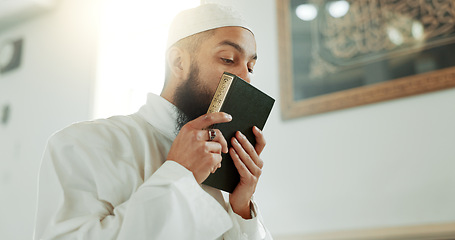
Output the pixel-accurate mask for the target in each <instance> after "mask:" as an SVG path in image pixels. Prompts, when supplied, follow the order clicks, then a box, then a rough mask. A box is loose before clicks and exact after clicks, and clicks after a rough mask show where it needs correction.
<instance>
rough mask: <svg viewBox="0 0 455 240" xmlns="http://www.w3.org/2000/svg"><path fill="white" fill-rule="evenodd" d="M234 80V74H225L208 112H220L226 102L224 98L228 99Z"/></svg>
mask: <svg viewBox="0 0 455 240" xmlns="http://www.w3.org/2000/svg"><path fill="white" fill-rule="evenodd" d="M233 81H234V77H233V76H231V75H228V74H223V76H222V77H221V80H220V83H219V84H218V87H217V88H216V91H215V96H214V97H213V99H212V102H211V103H210V107H209V110H208V111H207V113H214V112H219V111H220V110H221V107H222V106H223V103H224V99H226V95H227V93H228V91H229V88H230V87H231V84H232V82H233Z"/></svg>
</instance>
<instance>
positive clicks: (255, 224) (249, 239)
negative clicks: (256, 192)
mask: <svg viewBox="0 0 455 240" xmlns="http://www.w3.org/2000/svg"><path fill="white" fill-rule="evenodd" d="M251 202H252V203H253V206H252V215H253V218H252V219H244V218H242V217H241V216H240V215H238V214H236V213H235V212H234V211H233V210H232V208H231V206H230V204H228V205H229V210H228V212H229V215H230V217H231V219H232V220H233V227H232V228H231V229H230V230H229V231H228V232H226V233H225V234H224V239H225V240H230V239H232V240H234V239H237V240H272V239H273V238H272V235H271V234H270V232H269V231H268V230H267V228H266V227H265V226H264V224H263V221H262V216H261V214H260V213H259V211H258V207H257V205H256V203H255V202H254V201H251Z"/></svg>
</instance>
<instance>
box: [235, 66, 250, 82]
mask: <svg viewBox="0 0 455 240" xmlns="http://www.w3.org/2000/svg"><path fill="white" fill-rule="evenodd" d="M234 74H235V75H237V76H239V77H240V78H242V79H243V80H245V81H246V82H248V83H251V78H250V71H248V67H247V66H245V67H239V68H238V69H236V72H235V73H234Z"/></svg>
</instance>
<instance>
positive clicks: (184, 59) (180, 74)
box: [167, 46, 190, 79]
mask: <svg viewBox="0 0 455 240" xmlns="http://www.w3.org/2000/svg"><path fill="white" fill-rule="evenodd" d="M167 64H168V66H169V70H170V71H171V74H172V75H173V76H174V77H175V78H177V79H186V78H187V74H188V73H189V70H190V56H189V54H188V52H187V51H185V50H183V49H181V48H179V47H176V46H173V47H171V48H170V49H169V50H168V52H167Z"/></svg>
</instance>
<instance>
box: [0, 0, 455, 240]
mask: <svg viewBox="0 0 455 240" xmlns="http://www.w3.org/2000/svg"><path fill="white" fill-rule="evenodd" d="M145 2H147V1H139V0H135V1H111V4H107V1H106V2H105V1H102V0H59V1H56V2H55V3H56V5H55V6H53V7H52V8H51V9H50V10H46V11H43V12H41V13H40V14H35V15H33V16H32V17H29V18H24V19H22V20H21V21H19V22H17V23H14V24H13V23H11V24H10V23H8V24H6V26H2V25H1V24H0V26H2V27H1V28H0V44H1V43H4V42H8V41H11V40H14V39H22V40H23V52H22V61H21V64H20V66H19V67H18V68H17V69H14V70H12V71H9V72H6V73H2V74H0V116H1V119H2V121H1V123H0V196H1V197H0V239H30V238H31V236H32V231H33V222H34V214H35V204H36V193H37V189H36V186H37V176H38V169H39V164H40V160H41V155H42V153H43V151H44V148H45V144H46V140H47V139H48V137H49V136H51V134H52V133H54V132H55V131H57V130H59V129H61V128H63V127H65V126H67V125H69V124H71V123H73V122H77V121H83V120H90V119H93V118H96V117H107V116H109V115H114V114H128V113H132V112H134V111H136V110H137V108H138V107H139V106H140V104H142V101H145V92H148V91H150V92H155V93H159V92H160V90H161V86H162V78H163V77H162V76H163V74H162V71H163V65H161V62H162V61H163V60H164V55H163V51H162V45H163V43H164V40H159V39H165V32H162V31H163V29H165V28H166V27H167V23H165V22H160V21H158V20H157V19H156V18H153V17H152V16H153V15H156V14H155V13H158V12H160V11H162V9H163V8H165V9H167V10H168V11H169V12H168V14H166V15H165V16H162V18H163V19H167V20H169V19H170V17H172V16H173V14H174V13H175V11H177V9H178V8H185V7H189V6H191V5H194V4H197V3H198V1H193V2H192V3H188V2H187V3H182V4H180V5H178V4H175V3H174V2H173V1H167V2H169V3H170V4H169V3H167V4H164V2H166V1H163V3H162V5H160V4H157V3H156V4H150V3H148V4H147V3H145ZM207 2H220V3H224V4H227V5H232V6H235V7H236V8H237V9H238V10H239V11H240V12H242V13H243V14H244V15H245V16H246V18H247V19H248V20H249V21H250V22H251V24H252V26H253V28H254V29H255V36H256V39H257V45H258V63H257V65H256V68H255V74H254V78H253V84H254V85H256V86H257V87H259V88H260V89H262V90H263V91H265V92H267V93H269V94H270V95H272V96H274V97H275V98H276V99H277V103H276V105H275V107H274V110H273V112H272V115H271V117H270V119H269V122H268V123H267V125H266V127H265V134H266V136H267V139H268V146H267V148H266V150H265V152H264V153H263V156H262V157H263V160H264V161H265V168H264V174H263V176H262V177H261V181H260V184H259V186H258V189H257V194H256V200H257V202H258V203H259V205H260V207H261V212H262V215H263V217H264V219H265V222H266V224H267V226H268V228H269V230H270V231H271V232H272V234H273V235H274V236H275V237H276V238H277V239H280V237H283V236H296V238H295V239H300V237H299V236H301V235H306V234H313V233H319V232H331V231H338V230H351V229H368V228H378V227H390V226H411V225H421V224H424V225H425V224H438V223H453V222H455V207H454V204H453V203H454V202H455V190H454V189H455V175H454V174H453V169H455V148H454V147H453V145H454V143H455V127H454V124H453V123H454V122H455V108H454V106H453V103H454V102H455V89H448V90H443V91H438V92H433V93H428V94H422V95H418V96H413V97H407V98H402V99H398V100H393V101H386V102H381V103H377V104H371V105H366V106H362V107H356V108H351V109H346V110H341V111H335V112H330V113H325V114H320V115H314V116H310V117H305V118H297V119H294V120H287V121H283V120H282V119H281V117H280V96H279V67H278V61H279V60H278V56H279V55H278V54H279V53H278V36H277V23H276V6H275V0H261V1H260V0H249V1H241V0H230V1H221V0H210V1H207ZM160 3H161V2H160ZM141 4H145V5H141ZM170 5H173V6H170ZM143 6H147V7H148V8H144V7H143ZM176 6H180V7H176ZM122 9H123V11H121V10H122ZM140 9H142V10H140ZM144 9H146V10H144ZM147 10H148V11H147ZM135 11H140V14H136V16H135V17H133V16H134V12H135ZM129 20H130V21H131V22H129ZM167 20H166V21H167ZM160 37H161V38H160ZM163 37H164V38H163ZM152 46H154V47H152ZM125 86H126V87H125ZM122 89H123V90H122ZM125 89H126V90H125ZM5 109H6V110H5ZM283 239H284V238H283Z"/></svg>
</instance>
